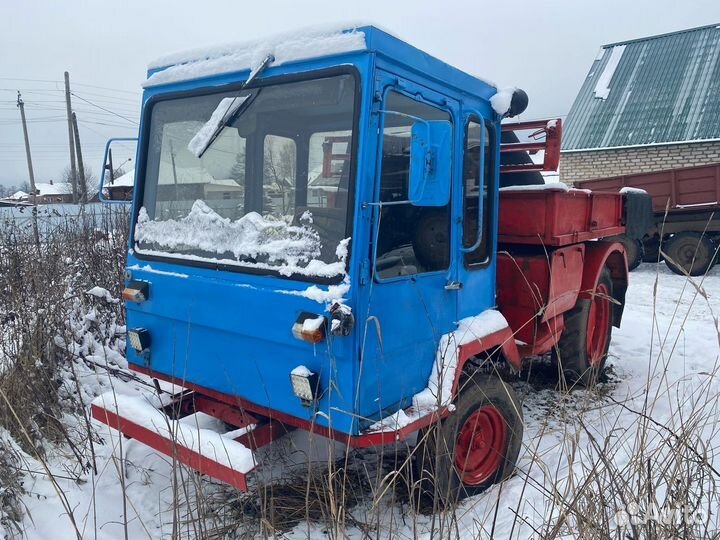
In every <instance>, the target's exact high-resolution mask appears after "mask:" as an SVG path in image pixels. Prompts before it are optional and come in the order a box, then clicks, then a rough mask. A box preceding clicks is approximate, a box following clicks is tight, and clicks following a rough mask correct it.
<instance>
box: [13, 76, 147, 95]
mask: <svg viewBox="0 0 720 540" xmlns="http://www.w3.org/2000/svg"><path fill="white" fill-rule="evenodd" d="M0 81H21V82H39V83H50V84H63V81H60V80H56V79H23V78H18V77H0ZM73 85H74V86H85V87H87V88H97V89H98V90H107V91H108V92H118V93H121V94H135V92H130V91H128V90H118V89H117V88H109V87H107V86H97V85H95V84H87V83H78V82H74V83H73Z"/></svg>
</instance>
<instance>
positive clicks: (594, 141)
mask: <svg viewBox="0 0 720 540" xmlns="http://www.w3.org/2000/svg"><path fill="white" fill-rule="evenodd" d="M561 156H562V157H561V160H560V177H561V179H562V180H563V181H564V182H567V183H573V182H577V181H581V180H589V179H591V178H603V177H609V176H620V175H623V174H631V173H639V172H653V171H659V170H664V169H675V168H681V167H688V166H692V165H707V164H711V163H716V162H720V25H710V26H703V27H700V28H692V29H689V30H682V31H679V32H673V33H670V34H663V35H659V36H652V37H647V38H640V39H634V40H630V41H624V42H621V43H613V44H610V45H605V46H603V47H602V48H601V50H600V53H599V54H598V56H597V58H596V59H595V60H594V62H593V64H592V66H591V67H590V72H589V74H588V76H587V77H586V78H585V82H584V83H583V85H582V88H581V89H580V93H579V94H578V95H577V97H576V98H575V102H574V103H573V106H572V108H571V109H570V113H569V114H568V117H567V120H566V121H565V123H564V126H563V142H562V153H561Z"/></svg>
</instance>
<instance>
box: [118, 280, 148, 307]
mask: <svg viewBox="0 0 720 540" xmlns="http://www.w3.org/2000/svg"><path fill="white" fill-rule="evenodd" d="M122 297H123V300H127V301H128V302H138V303H139V302H145V300H147V299H148V298H149V297H150V285H149V283H148V282H147V281H131V282H130V283H128V284H127V287H125V288H124V289H123V292H122Z"/></svg>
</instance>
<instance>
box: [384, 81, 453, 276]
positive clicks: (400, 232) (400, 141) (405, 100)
mask: <svg viewBox="0 0 720 540" xmlns="http://www.w3.org/2000/svg"><path fill="white" fill-rule="evenodd" d="M384 109H385V111H392V112H385V113H384V122H385V127H384V130H383V134H382V135H383V140H382V166H381V169H380V201H381V202H384V203H389V202H393V203H395V202H398V203H400V204H393V205H390V206H383V207H382V208H381V211H380V230H379V231H378V239H377V258H376V261H375V270H376V272H377V275H378V276H380V277H382V278H391V277H397V276H405V275H413V274H419V273H423V272H434V271H437V270H444V269H446V268H447V267H448V265H449V263H450V205H449V204H448V205H445V206H442V207H425V208H424V207H418V206H413V205H412V204H410V203H409V202H407V200H408V180H409V172H410V135H411V128H412V124H413V123H414V122H415V120H414V119H413V118H411V117H415V118H422V119H424V120H446V121H450V115H449V114H448V113H447V112H446V111H442V110H440V109H437V108H435V107H433V106H431V105H428V104H426V103H422V102H419V101H415V100H414V99H411V98H409V97H406V96H403V95H402V94H399V93H397V92H390V93H388V95H387V99H386V101H385V106H384ZM393 112H395V113H401V114H393ZM448 181H450V171H448ZM401 201H405V202H401Z"/></svg>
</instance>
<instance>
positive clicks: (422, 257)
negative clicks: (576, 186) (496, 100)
mask: <svg viewBox="0 0 720 540" xmlns="http://www.w3.org/2000/svg"><path fill="white" fill-rule="evenodd" d="M388 81H389V82H388V84H386V85H385V86H384V87H383V90H382V96H383V99H382V102H381V103H378V104H377V105H378V109H377V110H376V111H375V113H376V116H377V119H378V130H377V133H378V141H377V148H378V150H377V168H376V174H375V194H374V200H373V202H372V203H371V205H370V206H371V207H372V209H371V211H372V229H371V231H372V232H371V235H372V236H371V244H372V247H371V257H370V266H371V268H370V272H369V273H370V277H369V279H370V283H369V289H370V290H369V295H368V296H369V302H368V309H367V313H366V314H365V313H364V314H362V318H361V320H362V319H365V330H364V335H363V338H362V343H361V357H362V364H361V366H360V369H359V375H358V376H359V384H358V392H359V394H358V408H357V411H358V414H359V415H360V417H361V418H364V419H375V418H378V417H380V416H384V415H386V414H388V413H390V412H394V411H395V410H397V409H398V408H402V407H407V406H409V405H410V404H411V402H412V396H413V395H414V394H415V393H417V392H419V391H421V390H422V389H424V388H425V387H426V385H427V381H428V376H429V375H430V371H431V369H432V366H433V362H434V360H435V353H436V350H437V346H438V342H439V340H440V337H441V336H442V335H443V334H445V333H446V332H448V331H449V330H450V329H451V328H452V327H454V324H453V323H454V321H455V320H456V314H457V298H458V294H457V291H456V290H454V288H453V283H454V282H455V272H454V270H453V263H454V261H453V257H452V253H453V252H454V250H453V245H452V244H453V242H454V236H453V234H451V216H452V202H451V201H450V200H448V201H447V204H445V205H444V206H439V207H438V206H434V207H422V206H417V205H415V204H413V203H412V202H410V201H409V200H408V181H409V163H410V140H411V128H412V125H413V123H414V122H416V121H418V120H420V121H429V120H442V121H447V122H450V123H453V116H454V115H453V104H452V103H450V102H449V101H448V100H447V98H445V97H442V96H439V95H434V94H433V93H432V92H431V91H429V90H428V89H426V88H424V87H421V86H419V85H413V84H411V83H410V82H407V81H401V82H399V81H398V79H397V77H392V78H388ZM443 100H444V104H443V105H441V104H440V103H442V102H443ZM451 127H454V123H453V126H451ZM446 165H447V167H446V170H443V171H438V172H439V174H440V173H441V174H442V175H443V177H444V181H446V182H448V183H450V182H452V177H453V164H452V163H447V164H446ZM361 427H362V421H361Z"/></svg>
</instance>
